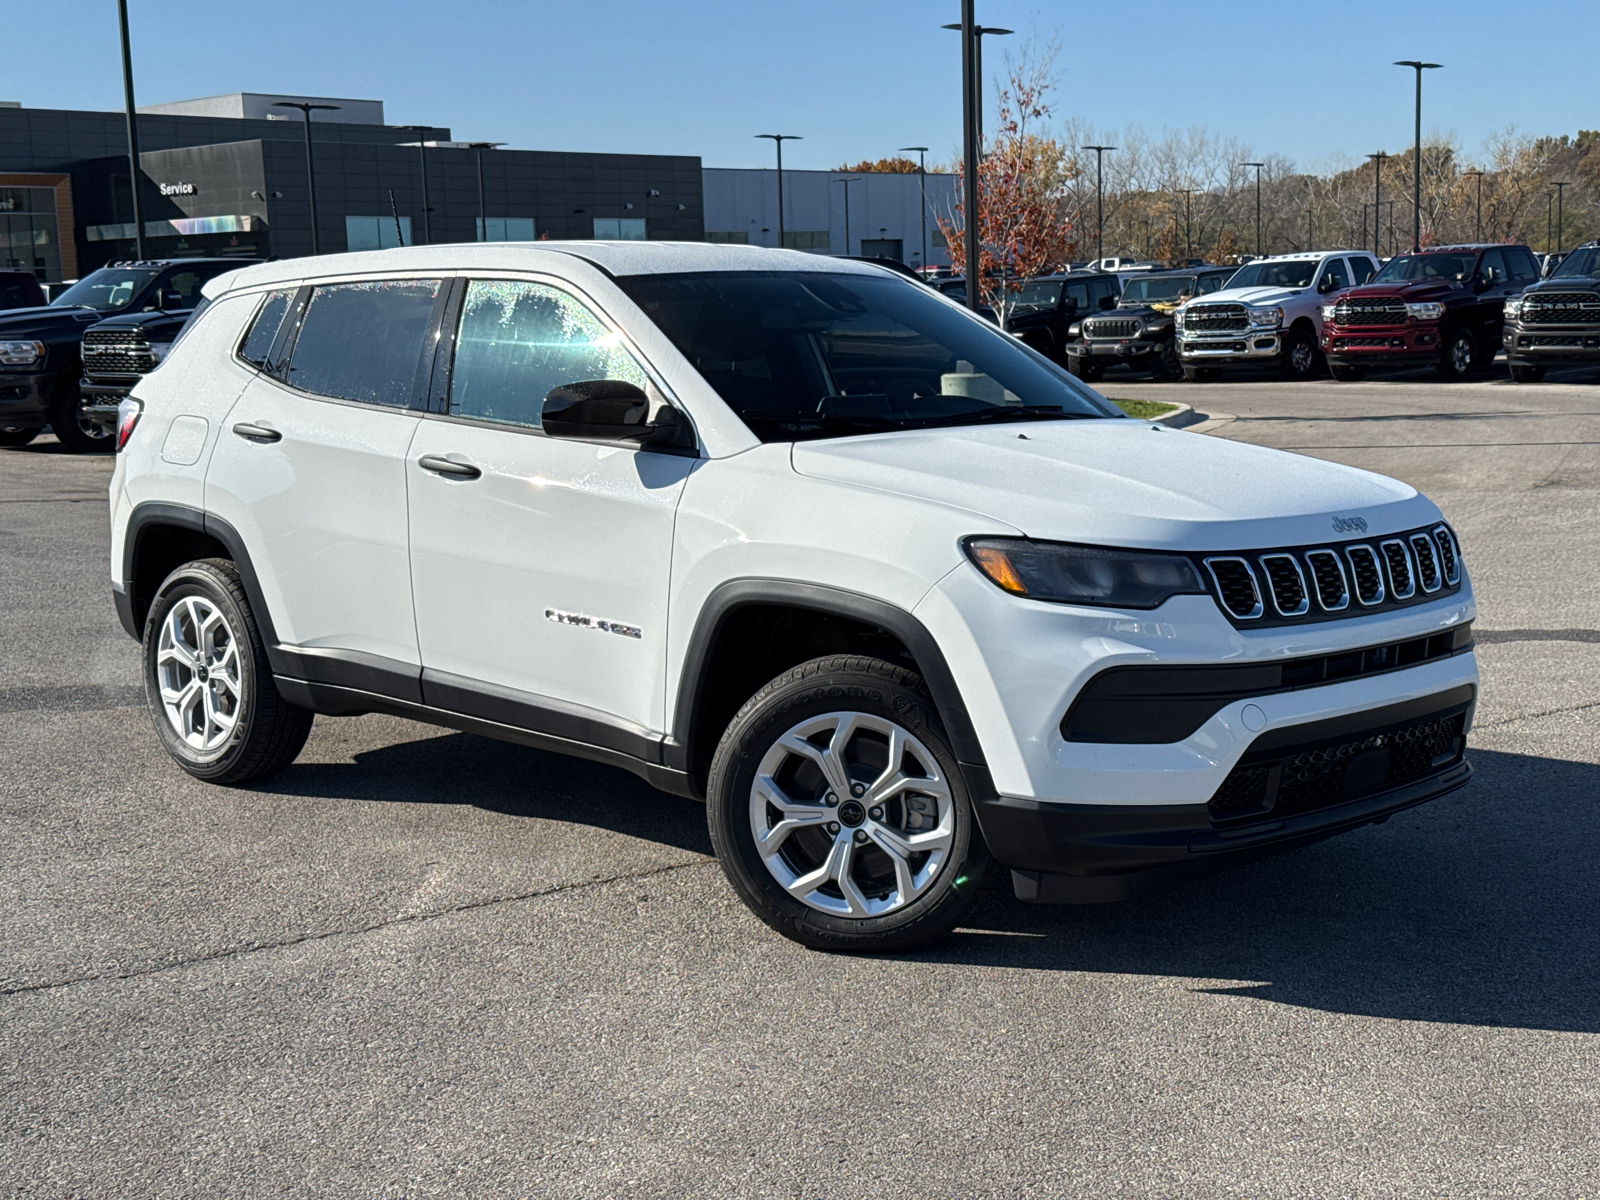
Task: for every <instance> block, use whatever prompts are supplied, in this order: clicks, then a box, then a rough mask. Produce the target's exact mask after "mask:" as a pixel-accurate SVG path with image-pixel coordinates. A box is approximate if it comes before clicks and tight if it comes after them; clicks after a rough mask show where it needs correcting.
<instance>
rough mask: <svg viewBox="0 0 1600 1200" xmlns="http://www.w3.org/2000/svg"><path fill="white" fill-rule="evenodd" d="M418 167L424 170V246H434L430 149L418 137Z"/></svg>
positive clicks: (419, 135) (419, 136)
mask: <svg viewBox="0 0 1600 1200" xmlns="http://www.w3.org/2000/svg"><path fill="white" fill-rule="evenodd" d="M417 166H418V167H420V168H421V169H422V244H423V245H425V246H431V245H433V217H432V215H431V214H430V212H429V207H428V148H427V146H426V145H425V144H424V142H423V137H422V135H421V134H420V133H419V134H418V135H417Z"/></svg>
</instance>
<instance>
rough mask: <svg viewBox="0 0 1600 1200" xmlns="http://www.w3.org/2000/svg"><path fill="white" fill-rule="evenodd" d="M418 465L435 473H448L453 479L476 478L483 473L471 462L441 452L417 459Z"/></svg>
mask: <svg viewBox="0 0 1600 1200" xmlns="http://www.w3.org/2000/svg"><path fill="white" fill-rule="evenodd" d="M417 466H419V467H421V468H422V469H423V470H424V471H432V472H433V473H434V474H435V475H448V476H450V477H451V478H452V479H476V478H478V476H480V475H482V474H483V472H482V471H480V470H479V469H478V468H477V467H475V466H473V465H472V464H471V463H464V462H457V461H456V460H455V459H453V458H445V457H444V456H443V455H441V454H424V455H423V456H422V457H421V458H419V459H417Z"/></svg>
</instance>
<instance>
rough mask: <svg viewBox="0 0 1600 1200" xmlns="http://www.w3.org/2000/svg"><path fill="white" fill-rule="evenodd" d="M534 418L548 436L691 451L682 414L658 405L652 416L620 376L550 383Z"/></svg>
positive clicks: (637, 390)
mask: <svg viewBox="0 0 1600 1200" xmlns="http://www.w3.org/2000/svg"><path fill="white" fill-rule="evenodd" d="M539 422H540V425H541V426H542V427H543V429H544V431H545V433H546V434H548V435H549V436H550V437H557V438H570V439H572V440H574V441H581V442H610V443H612V444H616V445H628V446H641V447H648V448H650V449H654V450H666V451H669V452H683V451H688V452H690V453H693V452H694V435H693V432H692V431H691V430H690V428H689V423H688V422H687V421H685V420H684V419H683V415H682V414H681V413H679V412H678V410H677V409H675V408H673V407H672V406H671V405H670V404H663V405H661V406H660V407H659V408H658V409H657V410H656V412H655V415H654V416H652V415H651V413H650V397H649V396H647V395H646V394H645V392H644V389H642V388H640V387H639V386H638V385H637V384H633V383H629V382H627V381H626V380H622V379H587V380H582V381H580V382H577V383H563V384H560V385H559V386H557V387H553V388H551V389H550V391H549V394H547V395H546V396H545V398H544V405H543V407H542V410H541V412H540V417H539Z"/></svg>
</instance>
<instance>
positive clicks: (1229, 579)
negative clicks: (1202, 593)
mask: <svg viewBox="0 0 1600 1200" xmlns="http://www.w3.org/2000/svg"><path fill="white" fill-rule="evenodd" d="M1206 567H1207V569H1209V570H1210V572H1211V578H1212V580H1213V581H1214V582H1215V583H1216V585H1217V595H1218V596H1219V597H1221V599H1222V607H1223V608H1225V609H1227V610H1228V611H1229V612H1230V613H1232V614H1233V615H1234V616H1236V617H1238V618H1239V619H1240V620H1241V621H1248V620H1251V619H1252V618H1255V617H1259V616H1260V615H1261V614H1262V612H1263V611H1264V608H1265V606H1264V605H1263V604H1262V603H1261V589H1260V588H1258V587H1256V576H1255V572H1254V571H1252V570H1251V569H1250V564H1249V563H1247V562H1245V560H1244V559H1242V558H1208V559H1206Z"/></svg>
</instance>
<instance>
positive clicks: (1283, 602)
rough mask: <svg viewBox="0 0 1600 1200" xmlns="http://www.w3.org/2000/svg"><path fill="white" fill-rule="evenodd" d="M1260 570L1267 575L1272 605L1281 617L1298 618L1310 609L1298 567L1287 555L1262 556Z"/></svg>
mask: <svg viewBox="0 0 1600 1200" xmlns="http://www.w3.org/2000/svg"><path fill="white" fill-rule="evenodd" d="M1261 568H1262V570H1263V571H1265V572H1266V575H1267V586H1268V587H1270V588H1271V589H1272V603H1273V606H1274V607H1275V608H1277V610H1278V615H1279V616H1281V617H1298V616H1299V615H1300V614H1301V613H1303V612H1305V611H1306V610H1307V609H1308V608H1310V607H1311V601H1310V600H1309V599H1308V598H1307V597H1306V583H1305V580H1304V579H1303V578H1302V577H1301V575H1300V565H1299V564H1298V563H1297V562H1295V560H1294V556H1293V555H1289V554H1263V555H1262V556H1261Z"/></svg>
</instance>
